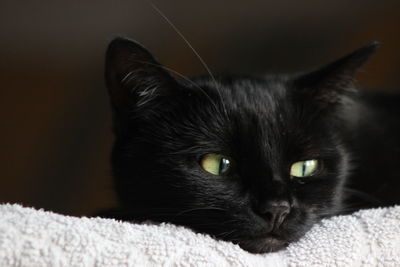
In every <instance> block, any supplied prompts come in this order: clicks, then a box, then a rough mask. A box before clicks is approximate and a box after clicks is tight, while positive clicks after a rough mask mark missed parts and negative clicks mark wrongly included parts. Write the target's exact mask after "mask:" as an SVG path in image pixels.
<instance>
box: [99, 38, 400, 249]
mask: <svg viewBox="0 0 400 267" xmlns="http://www.w3.org/2000/svg"><path fill="white" fill-rule="evenodd" d="M377 47H378V44H377V43H371V44H370V45H367V46H365V47H363V48H361V49H359V50H357V51H355V52H353V53H352V54H350V55H348V56H346V57H343V58H341V59H339V60H337V61H335V62H333V63H331V64H329V65H327V66H325V67H323V68H320V69H318V70H316V71H313V72H309V73H306V74H301V75H299V74H297V75H287V76H282V75H280V76H270V77H257V78H256V77H244V76H218V77H215V78H214V77H210V76H205V77H198V78H193V79H191V80H189V79H187V78H184V77H181V78H180V79H177V78H174V77H173V76H172V75H171V74H170V73H169V72H168V71H167V70H166V68H164V67H163V66H161V65H160V64H159V63H158V62H157V61H156V60H155V59H154V58H153V56H152V55H151V54H150V53H149V52H148V51H147V50H146V49H145V48H143V47H142V46H140V45H139V44H137V43H135V42H132V41H130V40H127V39H122V38H117V39H115V40H114V41H112V42H111V44H110V45H109V48H108V51H107V56H106V83H107V87H108V89H109V94H110V97H111V105H112V110H113V128H114V133H115V144H114V148H113V152H112V170H113V176H114V181H115V188H116V191H117V194H118V197H119V200H120V205H121V206H120V208H119V210H118V211H115V212H112V213H110V214H109V216H112V217H115V218H119V219H123V220H133V221H143V220H151V221H155V222H170V223H174V224H178V225H184V226H187V227H190V228H192V229H193V230H195V231H198V232H202V233H207V234H210V235H212V236H214V237H216V238H218V239H223V240H228V241H232V242H234V243H236V244H239V245H240V246H241V247H242V248H243V249H245V250H248V251H250V252H254V253H262V252H269V251H276V250H279V249H281V248H283V247H285V246H286V245H287V244H288V243H290V242H293V241H295V240H297V239H299V238H300V237H301V236H302V235H304V233H305V232H306V231H307V230H309V229H310V227H311V226H312V225H313V224H314V223H316V222H317V221H318V220H320V219H321V218H324V217H327V216H331V215H335V214H339V213H343V212H350V211H353V210H354V209H358V208H362V207H373V206H379V205H390V204H394V203H398V202H399V194H398V193H396V192H397V191H398V189H397V188H398V187H395V183H398V182H396V180H398V178H399V177H400V175H399V174H398V173H399V170H398V169H397V166H398V165H399V163H400V160H399V159H400V146H399V143H400V142H399V136H400V126H399V125H400V123H399V117H398V116H399V115H400V98H399V96H387V95H374V94H372V93H367V92H363V93H361V92H357V91H356V90H355V89H354V84H353V75H354V74H355V72H356V70H357V69H358V68H359V67H360V66H361V65H362V64H363V63H364V62H365V61H366V60H367V59H368V58H369V57H370V55H371V54H373V53H374V51H375V50H376V49H377ZM347 178H349V179H347ZM347 180H348V181H347ZM348 186H350V187H352V189H351V190H350V189H347V187H348ZM346 199H348V200H349V202H348V203H347V204H349V205H346Z"/></svg>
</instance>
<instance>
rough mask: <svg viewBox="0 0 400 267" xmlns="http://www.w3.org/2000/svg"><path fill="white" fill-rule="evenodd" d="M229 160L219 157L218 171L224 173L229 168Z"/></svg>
mask: <svg viewBox="0 0 400 267" xmlns="http://www.w3.org/2000/svg"><path fill="white" fill-rule="evenodd" d="M230 164H231V163H230V161H229V159H227V158H221V160H220V163H219V173H220V174H224V173H226V172H227V171H228V170H229V166H230Z"/></svg>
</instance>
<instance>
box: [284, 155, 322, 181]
mask: <svg viewBox="0 0 400 267" xmlns="http://www.w3.org/2000/svg"><path fill="white" fill-rule="evenodd" d="M317 169H318V160H316V159H312V160H305V161H298V162H295V163H293V164H292V166H291V167H290V175H291V176H292V177H298V178H302V177H309V176H312V175H314V174H315V172H316V171H317Z"/></svg>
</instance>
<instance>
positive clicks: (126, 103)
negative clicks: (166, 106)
mask: <svg viewBox="0 0 400 267" xmlns="http://www.w3.org/2000/svg"><path fill="white" fill-rule="evenodd" d="M105 78H106V85H107V88H108V91H109V95H110V98H111V104H112V107H113V111H114V113H117V115H119V116H123V115H124V114H126V113H129V112H131V111H132V110H134V109H135V108H136V107H138V106H141V105H144V104H145V103H147V102H149V100H150V99H152V98H154V97H155V96H157V95H159V94H163V93H165V91H167V90H168V88H171V87H172V86H174V83H175V79H174V78H173V77H172V76H171V75H170V74H169V73H168V72H167V71H165V70H164V68H163V67H162V66H161V65H160V64H159V63H158V62H157V61H156V60H155V59H154V57H153V56H152V55H151V53H150V52H149V51H148V50H147V49H145V48H144V47H143V46H141V45H140V44H138V43H136V42H134V41H131V40H128V39H125V38H116V39H114V40H113V41H112V42H111V43H110V44H109V46H108V49H107V53H106V64H105Z"/></svg>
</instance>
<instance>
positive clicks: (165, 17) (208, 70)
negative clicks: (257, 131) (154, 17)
mask: <svg viewBox="0 0 400 267" xmlns="http://www.w3.org/2000/svg"><path fill="white" fill-rule="evenodd" d="M150 5H151V6H152V7H153V9H154V10H155V11H157V13H158V14H159V15H160V16H161V17H162V18H163V19H164V20H165V21H166V22H167V23H168V24H169V25H170V26H171V27H172V29H174V31H175V32H176V33H177V34H178V35H179V36H180V37H181V38H182V40H183V41H184V42H185V43H186V45H187V46H188V47H189V48H190V49H191V50H192V52H193V53H194V54H195V55H196V57H197V58H198V59H199V60H200V62H201V64H202V65H203V67H204V68H205V69H206V71H207V72H208V74H209V75H210V77H211V78H212V79H213V81H214V85H215V89H216V90H217V92H218V95H219V97H220V99H221V104H222V107H223V109H224V112H225V115H227V114H228V113H227V110H226V107H225V104H224V102H223V100H222V95H221V93H220V91H219V90H218V84H217V80H216V79H215V77H214V75H213V74H212V72H211V70H210V68H209V67H208V65H207V64H206V62H205V61H204V60H203V58H202V57H201V56H200V54H199V53H197V51H196V49H194V47H193V46H192V45H191V44H190V42H189V41H188V40H187V39H186V37H185V36H184V35H183V34H182V33H181V32H180V31H179V30H178V28H177V27H176V26H175V25H174V24H173V23H172V21H171V20H170V19H168V17H167V16H166V15H165V14H164V13H163V12H162V11H161V10H160V9H159V8H158V7H157V6H156V5H155V4H154V3H152V2H150Z"/></svg>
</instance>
